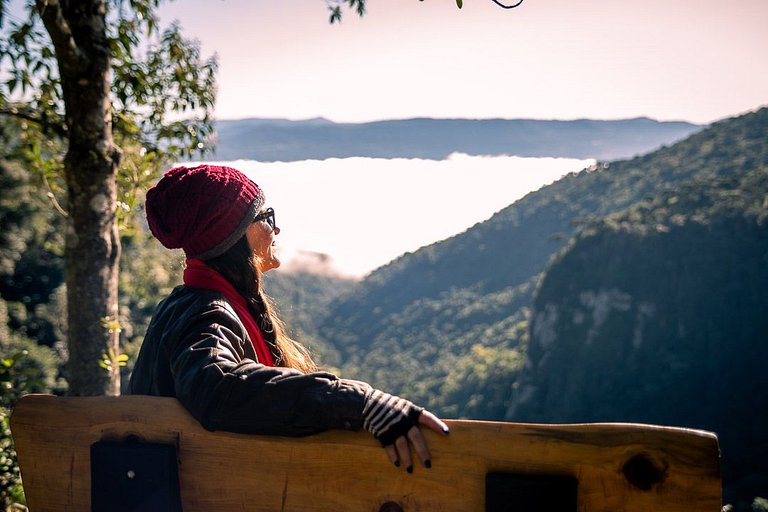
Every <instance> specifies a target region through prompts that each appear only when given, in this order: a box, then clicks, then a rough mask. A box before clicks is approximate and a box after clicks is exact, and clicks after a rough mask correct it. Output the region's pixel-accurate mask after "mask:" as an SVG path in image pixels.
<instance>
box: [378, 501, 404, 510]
mask: <svg viewBox="0 0 768 512" xmlns="http://www.w3.org/2000/svg"><path fill="white" fill-rule="evenodd" d="M379 512H403V507H402V506H401V505H400V504H399V503H395V502H394V501H385V502H384V503H382V504H381V507H379Z"/></svg>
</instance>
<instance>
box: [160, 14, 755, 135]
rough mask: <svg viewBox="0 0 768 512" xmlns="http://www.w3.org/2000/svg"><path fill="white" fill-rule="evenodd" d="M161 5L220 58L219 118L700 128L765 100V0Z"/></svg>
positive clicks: (164, 16) (207, 53)
mask: <svg viewBox="0 0 768 512" xmlns="http://www.w3.org/2000/svg"><path fill="white" fill-rule="evenodd" d="M344 14H345V16H344V19H343V21H342V23H341V24H335V25H330V24H329V23H328V10H327V6H326V2H325V1H324V0H280V1H275V0H176V1H174V2H170V3H165V4H163V6H162V7H161V9H160V17H161V22H162V23H170V22H171V21H174V20H177V21H178V22H179V23H180V24H181V26H182V27H183V29H184V33H185V34H186V35H187V36H188V37H191V38H195V39H198V40H199V41H200V43H201V46H202V50H203V55H204V56H210V55H212V54H214V53H216V54H217V56H218V59H219V64H220V69H219V74H218V83H219V96H218V105H217V116H218V117H219V118H220V119H240V118H245V117H276V118H288V119H307V118H313V117H325V118H327V119H331V120H333V121H337V122H364V121H372V120H380V119H403V118H411V117H422V116H426V117H439V118H453V117H462V118H497V117H501V118H535V119H578V118H593V119H621V118H632V117H643V116H644V117H651V118H654V119H658V120H684V121H690V122H695V123H710V122H712V121H716V120H719V119H723V118H726V117H731V116H733V115H737V114H740V113H744V112H747V111H751V110H754V109H755V108H757V107H759V106H761V105H766V104H768V58H766V55H768V29H766V27H768V0H729V1H728V2H722V1H715V0H646V1H644V2H629V1H626V0H579V1H574V0H524V2H523V3H522V5H521V6H519V7H517V8H515V9H509V10H504V9H501V8H499V7H498V6H496V5H495V4H494V3H493V2H491V0H465V1H464V6H463V8H462V9H458V8H457V6H456V3H455V1H454V0H424V1H418V0H368V1H367V12H366V14H365V16H364V17H362V18H359V17H357V15H356V14H355V13H353V12H351V11H349V10H345V12H344Z"/></svg>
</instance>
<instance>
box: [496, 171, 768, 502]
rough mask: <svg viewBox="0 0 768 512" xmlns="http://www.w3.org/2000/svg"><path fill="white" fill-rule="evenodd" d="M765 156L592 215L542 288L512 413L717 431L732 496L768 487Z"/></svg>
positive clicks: (748, 496) (526, 418)
mask: <svg viewBox="0 0 768 512" xmlns="http://www.w3.org/2000/svg"><path fill="white" fill-rule="evenodd" d="M767 263H768V166H766V165H763V166H761V168H759V169H756V170H754V171H752V172H750V173H747V174H740V173H739V174H735V175H734V174H731V175H729V176H726V177H720V178H715V179H708V180H695V181H694V182H692V183H690V184H687V185H685V186H683V187H681V188H680V189H679V190H677V191H674V192H667V193H664V194H662V195H661V196H660V197H658V198H656V199H654V200H650V201H643V202H641V203H640V204H638V205H637V206H635V207H633V208H631V209H629V210H627V211H625V212H622V213H621V214H619V215H615V216H611V217H608V218H606V219H601V220H600V221H598V222H596V223H594V224H593V225H591V226H590V227H589V228H587V229H585V230H584V231H583V232H582V233H581V234H580V235H579V236H578V237H577V238H576V240H575V241H574V243H573V244H572V245H571V246H570V247H568V249H567V250H566V251H564V252H563V253H562V254H560V255H559V256H558V258H557V259H556V261H555V262H554V263H552V264H551V265H550V266H549V268H548V269H547V272H546V274H545V277H544V278H543V280H542V282H541V286H540V288H539V289H538V291H537V293H536V298H535V300H534V303H533V309H532V315H531V316H532V319H531V340H530V345H529V350H528V354H527V360H526V364H525V368H524V369H523V370H522V372H521V375H520V376H519V378H518V379H517V381H516V384H515V393H514V397H513V401H512V405H511V407H510V408H509V410H508V412H507V415H506V419H510V420H515V421H537V422H540V421H544V422H555V423H570V422H593V421H630V422H644V423H656V424H663V425H678V426H686V427H694V428H703V429H707V430H712V431H714V432H717V433H718V434H719V437H720V443H721V448H722V451H723V477H724V480H725V481H726V483H727V484H728V495H727V496H728V497H730V498H734V497H738V498H737V499H745V500H746V503H744V504H743V505H744V506H745V507H746V506H747V505H749V503H750V502H751V498H752V497H754V496H757V495H761V494H760V493H762V495H764V494H765V492H766V491H767V490H768V443H766V441H765V432H766V431H767V430H768V371H766V370H767V369H768V347H767V346H766V335H767V334H766V333H768V294H767V293H766V290H768V265H767Z"/></svg>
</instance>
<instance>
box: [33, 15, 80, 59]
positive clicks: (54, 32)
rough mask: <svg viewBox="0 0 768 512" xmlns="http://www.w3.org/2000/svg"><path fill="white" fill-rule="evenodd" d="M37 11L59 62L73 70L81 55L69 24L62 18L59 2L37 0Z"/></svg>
mask: <svg viewBox="0 0 768 512" xmlns="http://www.w3.org/2000/svg"><path fill="white" fill-rule="evenodd" d="M37 10H38V12H39V13H40V18H41V19H42V20H43V24H44V25H45V28H46V30H47V31H48V33H49V34H50V36H51V40H52V41H53V46H54V47H55V48H56V54H57V56H58V58H59V62H60V63H61V64H64V65H66V66H68V67H71V68H72V69H75V68H76V67H77V66H78V65H79V63H80V62H81V60H82V59H83V54H82V52H81V51H80V49H79V47H78V46H77V43H76V42H75V38H74V36H73V35H72V29H71V27H70V26H69V22H68V21H67V20H66V18H64V12H63V11H62V8H61V4H60V3H59V0H37Z"/></svg>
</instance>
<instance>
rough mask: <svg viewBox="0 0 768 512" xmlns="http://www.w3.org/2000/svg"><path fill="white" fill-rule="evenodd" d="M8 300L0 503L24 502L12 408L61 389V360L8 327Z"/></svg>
mask: <svg viewBox="0 0 768 512" xmlns="http://www.w3.org/2000/svg"><path fill="white" fill-rule="evenodd" d="M4 314H5V302H4V301H2V300H0V331H2V332H0V334H2V336H0V448H1V449H2V450H1V451H0V507H2V509H3V510H5V509H6V508H7V507H9V506H10V505H11V504H14V503H22V504H23V503H25V501H24V490H23V488H22V486H21V477H20V475H19V468H18V466H17V462H16V451H15V449H14V445H13V437H12V436H11V430H10V425H9V418H10V411H11V410H12V409H13V406H14V404H15V403H16V401H17V400H18V399H19V398H21V396H22V395H25V394H27V393H50V392H62V391H63V390H64V383H63V382H62V381H61V380H60V379H58V378H57V372H58V368H57V367H58V363H59V360H58V358H57V356H56V354H55V353H54V351H52V350H51V349H49V348H48V347H45V346H41V345H38V344H37V343H35V342H34V341H32V340H29V339H28V338H24V337H23V336H20V335H18V334H16V333H13V332H8V331H7V329H5V324H6V318H4V316H5V315H4Z"/></svg>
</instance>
